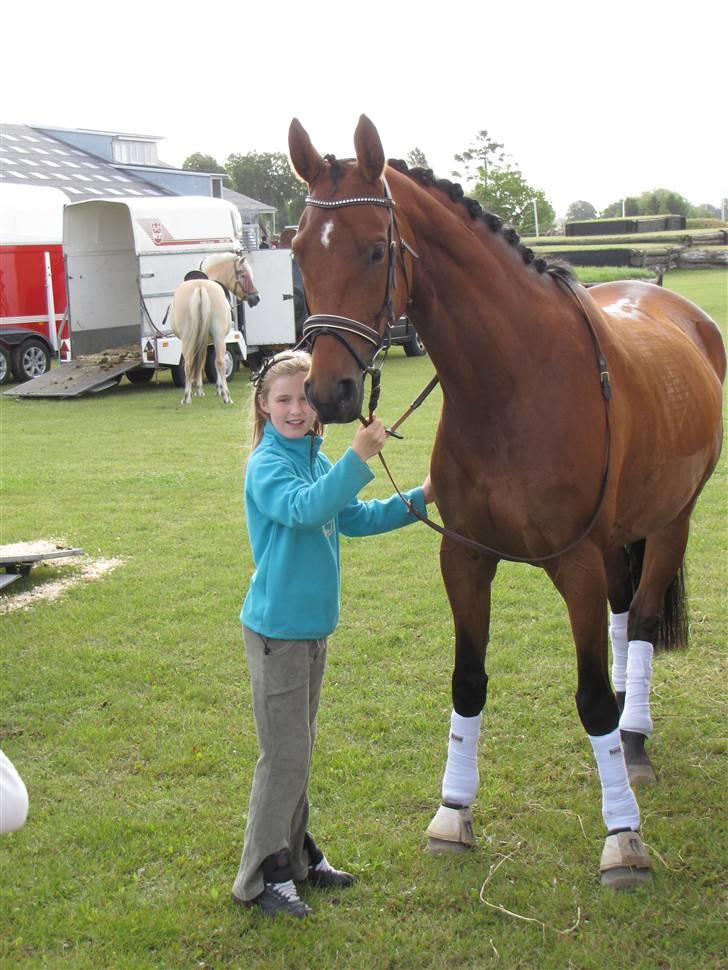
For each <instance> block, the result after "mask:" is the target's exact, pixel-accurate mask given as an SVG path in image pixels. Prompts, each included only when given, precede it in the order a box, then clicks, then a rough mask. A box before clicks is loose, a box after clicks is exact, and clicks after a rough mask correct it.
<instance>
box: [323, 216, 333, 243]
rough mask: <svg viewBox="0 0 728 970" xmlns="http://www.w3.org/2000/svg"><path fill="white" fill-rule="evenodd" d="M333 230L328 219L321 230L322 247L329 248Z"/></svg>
mask: <svg viewBox="0 0 728 970" xmlns="http://www.w3.org/2000/svg"><path fill="white" fill-rule="evenodd" d="M333 231H334V224H333V222H332V221H331V220H330V219H329V221H328V222H327V223H325V224H324V227H323V229H322V230H321V245H322V246H323V247H324V249H329V248H330V246H331V233H332V232H333Z"/></svg>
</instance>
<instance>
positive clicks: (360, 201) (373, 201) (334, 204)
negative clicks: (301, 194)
mask: <svg viewBox="0 0 728 970" xmlns="http://www.w3.org/2000/svg"><path fill="white" fill-rule="evenodd" d="M306 205H315V206H317V207H318V208H319V209H340V208H341V207H342V206H345V205H382V206H384V207H385V209H390V208H391V207H392V206H393V205H394V199H386V198H385V199H383V198H382V197H381V196H379V195H360V196H354V197H352V198H351V199H333V200H331V201H327V200H325V199H313V198H311V196H310V195H307V196H306Z"/></svg>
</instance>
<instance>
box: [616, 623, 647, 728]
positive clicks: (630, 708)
mask: <svg viewBox="0 0 728 970" xmlns="http://www.w3.org/2000/svg"><path fill="white" fill-rule="evenodd" d="M651 681H652V644H651V643H648V642H647V641H646V640H630V642H629V654H628V656H627V697H626V699H625V702H624V710H623V711H622V716H621V717H620V719H619V726H620V727H621V728H622V730H623V731H637V732H638V733H639V734H644V735H645V737H648V738H649V736H650V735H651V734H652V718H651V717H650V683H651Z"/></svg>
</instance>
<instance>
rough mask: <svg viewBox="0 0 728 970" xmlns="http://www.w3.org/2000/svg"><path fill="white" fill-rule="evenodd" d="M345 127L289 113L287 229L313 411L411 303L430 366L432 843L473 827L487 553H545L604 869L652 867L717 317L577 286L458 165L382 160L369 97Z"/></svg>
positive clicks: (659, 300) (631, 877)
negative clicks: (338, 152)
mask: <svg viewBox="0 0 728 970" xmlns="http://www.w3.org/2000/svg"><path fill="white" fill-rule="evenodd" d="M354 144H355V147H356V158H354V159H349V160H345V161H339V160H337V159H336V158H334V157H333V156H331V155H327V156H325V157H322V156H321V155H320V154H319V153H318V152H317V151H316V149H315V148H314V147H313V145H312V144H311V140H310V139H309V136H308V134H307V133H306V132H305V130H304V129H303V128H302V126H301V124H300V123H299V122H298V120H296V119H294V120H293V122H292V123H291V127H290V131H289V148H290V154H291V159H292V162H293V165H294V168H295V169H296V171H297V172H298V174H299V176H300V177H301V178H302V179H303V180H304V181H305V182H307V183H308V189H309V196H308V198H307V200H306V209H305V211H304V214H303V217H302V219H301V222H300V225H299V230H298V233H297V234H296V236H295V239H294V240H293V250H294V253H295V258H296V261H297V262H298V263H299V265H300V267H301V271H302V273H303V279H304V284H305V291H306V297H307V301H308V306H309V307H310V309H311V311H312V313H313V315H312V316H310V317H309V319H308V321H307V322H306V324H305V326H304V334H305V335H307V336H308V337H309V338H310V339H311V340H312V342H313V351H312V353H313V363H312V367H311V372H310V374H309V377H308V380H307V384H306V387H307V394H308V397H309V400H310V401H311V403H312V405H313V406H314V407H315V409H316V411H317V412H318V414H319V417H320V418H321V419H322V421H324V422H327V423H328V422H346V421H351V420H353V419H355V418H357V417H358V416H360V412H361V408H362V400H363V385H364V375H365V373H367V372H371V370H372V367H371V361H372V357H373V355H374V354H376V352H377V351H378V350H379V349H380V348H381V347H382V346H383V345H384V344H385V343H386V329H387V326H388V324H391V323H393V322H394V321H395V320H396V319H397V318H398V317H399V316H400V314H402V313H403V312H404V310H405V307H407V314H408V316H409V317H410V318H411V320H412V322H413V323H414V325H415V326H416V328H417V332H418V334H419V335H420V336H421V337H422V340H423V342H424V344H425V346H426V347H427V350H428V352H429V354H430V357H431V359H432V361H433V363H434V365H435V368H436V370H437V374H438V376H439V379H440V383H441V385H442V394H443V406H442V413H441V417H440V424H439V428H438V431H437V437H436V441H435V448H434V452H433V455H432V462H431V475H432V481H433V484H434V489H435V494H436V496H437V505H438V508H439V511H440V513H441V515H442V519H443V522H444V525H445V530H444V531H445V533H446V534H445V535H444V538H443V540H442V545H441V552H440V561H441V569H442V575H443V578H444V582H445V587H446V590H447V594H448V597H449V600H450V605H451V608H452V612H453V617H454V622H455V633H456V643H455V668H454V672H453V677H452V699H453V712H452V717H451V729H450V737H449V747H448V758H447V764H446V768H445V774H444V777H443V783H442V795H443V799H442V805H441V806H440V808H439V809H438V811H437V813H436V815H435V817H434V819H433V821H432V823H431V824H430V827H429V828H428V835H429V837H430V847H431V848H433V849H445V848H450V849H453V850H462V849H463V848H464V847H467V846H469V845H473V844H475V839H474V836H473V828H472V815H471V811H470V806H471V804H472V802H473V800H474V798H475V795H476V793H477V790H478V784H479V779H478V768H477V743H478V738H479V735H480V727H481V713H482V711H483V708H484V706H485V700H486V690H487V683H488V677H487V675H486V673H485V653H486V646H487V643H488V636H489V622H490V600H491V584H492V582H493V579H494V577H495V573H496V568H497V565H498V562H499V560H500V559H511V560H516V561H522V562H528V563H531V564H534V565H539V566H541V567H542V568H543V569H545V570H546V572H547V574H548V576H549V577H550V579H551V581H552V582H553V583H554V585H555V586H556V588H557V589H558V590H559V592H560V593H561V595H562V597H563V598H564V600H565V601H566V606H567V609H568V613H569V619H570V621H571V628H572V632H573V637H574V641H575V644H576V659H577V670H578V680H577V691H576V706H577V710H578V713H579V717H580V719H581V722H582V724H583V726H584V729H585V730H586V732H587V735H588V736H589V740H590V742H591V746H592V750H593V752H594V757H595V760H596V763H597V768H598V772H599V778H600V782H601V789H602V816H603V818H604V822H605V824H606V828H607V836H606V840H605V845H604V850H603V853H602V858H601V864H600V871H601V881H602V884H603V885H609V886H613V887H623V886H632V885H636V884H639V883H642V882H645V881H646V880H648V879H649V878H650V875H651V873H650V860H649V856H648V854H647V851H646V849H645V847H644V845H643V844H642V841H641V839H640V836H639V834H638V830H639V826H640V815H639V808H638V806H637V801H636V799H635V796H634V792H633V790H632V784H631V783H630V782H632V783H635V782H637V781H645V780H653V779H654V775H653V774H652V768H651V765H650V763H649V759H648V758H647V755H646V753H645V749H644V742H645V738H647V737H649V734H650V731H651V728H652V722H651V719H650V710H649V689H650V677H651V671H652V653H653V646H654V645H655V644H656V643H658V642H660V641H663V645H665V646H675V645H677V642H678V641H679V640H680V639H681V634H684V633H685V632H686V630H685V612H684V606H685V604H684V597H683V596H682V593H683V587H682V585H681V582H680V578H681V576H680V573H681V566H682V562H683V557H684V553H685V548H686V544H687V538H688V525H689V521H690V514H691V512H692V510H693V507H694V505H695V502H696V499H697V497H698V495H699V494H700V491H701V489H702V488H703V486H704V485H705V483H706V481H707V480H708V478H709V476H710V474H711V472H712V470H713V468H714V467H715V464H716V462H717V460H718V456H719V453H720V448H721V440H722V429H721V382H722V380H723V378H724V376H725V369H726V357H725V350H724V348H723V344H722V341H721V337H720V334H719V331H718V329H717V327H716V325H715V323H714V322H713V321H712V320H711V319H710V318H709V317H707V316H706V314H705V313H703V312H702V311H701V310H699V309H698V307H696V306H694V305H693V304H692V303H689V302H688V301H687V300H685V299H683V298H682V297H680V296H677V295H676V294H674V293H671V292H669V291H667V290H664V289H662V288H660V287H657V286H654V285H652V284H649V283H642V282H620V283H606V284H602V285H600V286H595V287H593V288H592V289H590V290H589V291H588V292H587V291H586V290H585V289H583V288H582V287H580V286H579V285H578V284H577V283H576V282H575V281H574V279H573V277H572V276H571V273H570V271H569V270H568V269H567V268H566V267H564V266H557V265H549V264H548V263H546V262H545V261H544V260H541V259H534V256H533V253H532V252H531V251H530V250H528V249H525V248H524V247H523V246H522V245H520V243H519V241H518V236H517V234H516V233H515V232H514V231H513V230H504V229H503V227H502V225H501V221H500V220H499V219H498V218H497V217H495V216H493V215H491V214H488V213H485V212H483V211H482V209H481V208H480V205H479V204H478V203H477V202H474V201H473V200H470V199H466V198H464V197H463V193H462V190H461V189H460V186H457V185H453V184H452V183H450V182H446V181H440V182H438V181H435V180H434V179H433V177H432V173H431V172H429V171H423V170H420V169H415V170H413V171H411V172H409V171H408V170H407V167H406V165H404V163H401V162H396V163H393V162H390V163H389V165H388V166H385V160H384V153H383V151H382V145H381V141H380V139H379V135H378V133H377V130H376V128H375V127H374V125H373V124H372V123H371V121H369V119H368V118H366V116H364V115H362V117H361V118H360V120H359V124H358V126H357V129H356V132H355V135H354ZM630 567H633V568H632V569H630ZM608 604H609V606H610V607H611V626H610V632H611V637H612V648H613V666H612V677H613V680H614V685H615V687H616V690H617V695H616V697H615V694H614V693H613V691H612V687H611V685H610V679H609V668H608V639H607V629H608V624H607V608H608ZM620 728H621V734H620ZM625 755H626V759H625ZM628 765H629V767H630V772H631V775H628V773H627V767H628Z"/></svg>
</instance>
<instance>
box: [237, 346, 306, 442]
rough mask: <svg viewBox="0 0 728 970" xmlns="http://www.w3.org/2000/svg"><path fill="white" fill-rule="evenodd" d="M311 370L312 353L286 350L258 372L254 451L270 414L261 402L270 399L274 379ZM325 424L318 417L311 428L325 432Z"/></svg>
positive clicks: (255, 398)
mask: <svg viewBox="0 0 728 970" xmlns="http://www.w3.org/2000/svg"><path fill="white" fill-rule="evenodd" d="M310 370H311V355H310V354H309V353H306V351H305V350H284V351H282V352H281V353H279V354H276V355H275V357H271V358H270V360H268V361H267V362H266V363H265V364H263V366H262V367H261V369H260V371H259V372H258V376H257V377H256V378H255V392H254V394H253V405H252V412H251V417H252V421H251V424H252V435H251V443H250V450H251V451H252V450H253V449H254V448H255V447H257V445H258V444H259V443H260V439H261V438H262V437H263V429H264V428H265V423H266V421H267V420H268V415H267V414H266V412H265V411H264V410H263V408H262V407H261V402H265V401H267V399H268V394H269V393H270V389H271V387H272V385H273V381H275V380H277V378H279V377H293V376H294V375H295V374H308V372H309V371H310ZM323 431H324V426H323V425H322V424H321V422H320V421H319V419H318V418H316V421H315V422H314V425H313V428H312V429H311V432H312V434H319V435H320V434H323Z"/></svg>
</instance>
